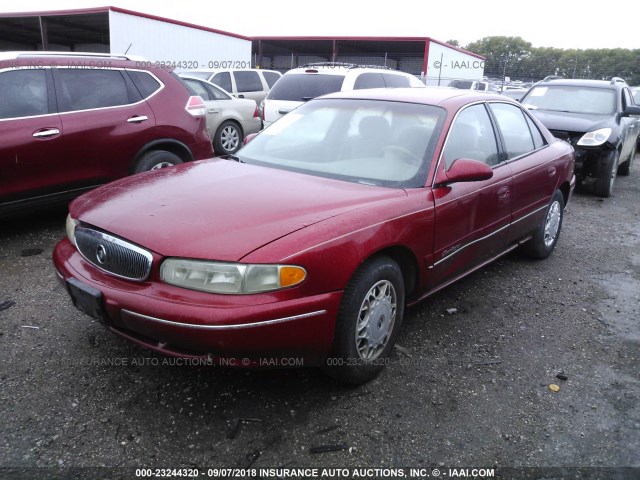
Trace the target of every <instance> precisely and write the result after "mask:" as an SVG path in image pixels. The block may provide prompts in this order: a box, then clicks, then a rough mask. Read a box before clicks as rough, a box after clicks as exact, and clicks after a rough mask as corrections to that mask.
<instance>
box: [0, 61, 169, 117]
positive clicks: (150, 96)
mask: <svg viewBox="0 0 640 480" xmlns="http://www.w3.org/2000/svg"><path fill="white" fill-rule="evenodd" d="M44 69H49V70H52V67H51V66H50V65H45V66H42V67H38V66H24V67H22V66H16V67H10V68H3V69H1V70H0V74H2V73H4V72H8V71H11V70H44ZM56 69H57V70H58V69H59V70H92V69H93V70H120V71H123V72H128V71H130V72H144V73H146V74H148V75H151V76H152V77H153V78H154V79H155V80H156V81H157V82H158V83H159V84H160V88H158V89H157V90H156V91H154V92H153V93H152V94H151V95H149V96H148V97H144V98H143V99H142V100H139V101H137V102H134V103H126V104H124V105H113V106H111V107H98V108H86V109H84V110H69V111H67V112H59V111H58V112H54V113H46V114H43V115H30V116H28V117H10V118H0V122H5V121H7V120H23V119H25V118H44V117H51V116H53V115H58V116H62V115H68V114H73V113H78V112H93V111H97V110H112V109H114V108H125V107H134V106H136V105H141V104H143V103H145V102H146V101H147V100H149V99H151V98H153V97H155V96H156V95H157V94H159V93H160V92H161V91H162V90H164V89H165V84H164V82H162V81H161V80H160V79H159V78H158V77H156V76H155V75H154V74H153V73H152V72H150V71H149V70H143V69H139V68H127V67H100V68H98V67H95V68H74V67H56ZM131 82H133V80H131ZM134 85H135V84H134Z"/></svg>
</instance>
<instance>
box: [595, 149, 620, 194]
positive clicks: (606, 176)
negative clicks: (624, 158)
mask: <svg viewBox="0 0 640 480" xmlns="http://www.w3.org/2000/svg"><path fill="white" fill-rule="evenodd" d="M619 159H620V154H619V153H618V151H617V150H614V151H612V152H610V153H608V154H607V157H606V159H605V161H604V167H603V168H602V169H601V171H600V174H599V177H598V179H597V180H596V183H595V185H594V187H593V191H594V193H595V194H596V195H597V196H599V197H604V198H608V197H610V196H611V195H612V194H613V184H614V182H615V180H616V173H617V172H618V161H619Z"/></svg>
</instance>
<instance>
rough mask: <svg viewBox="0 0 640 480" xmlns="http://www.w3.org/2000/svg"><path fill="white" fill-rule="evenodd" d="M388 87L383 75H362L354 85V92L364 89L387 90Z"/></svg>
mask: <svg viewBox="0 0 640 480" xmlns="http://www.w3.org/2000/svg"><path fill="white" fill-rule="evenodd" d="M386 86H387V84H386V82H385V79H384V77H383V76H382V74H381V73H361V74H360V75H358V78H356V81H355V83H354V84H353V89H354V90H360V89H363V88H385V87H386Z"/></svg>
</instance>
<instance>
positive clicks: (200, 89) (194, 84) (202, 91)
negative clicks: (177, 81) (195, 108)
mask: <svg viewBox="0 0 640 480" xmlns="http://www.w3.org/2000/svg"><path fill="white" fill-rule="evenodd" d="M184 81H185V83H186V84H187V85H189V86H190V87H191V90H193V91H194V92H195V94H196V95H200V96H201V97H202V99H203V100H205V101H208V100H213V98H211V95H209V92H208V90H207V89H206V88H205V87H204V85H203V84H201V83H200V82H198V81H197V80H191V79H190V78H185V79H184Z"/></svg>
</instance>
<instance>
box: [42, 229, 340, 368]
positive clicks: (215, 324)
mask: <svg viewBox="0 0 640 480" xmlns="http://www.w3.org/2000/svg"><path fill="white" fill-rule="evenodd" d="M53 262H54V264H55V267H56V270H57V272H58V277H59V278H60V280H61V282H62V283H63V285H65V288H67V291H68V292H70V287H69V280H70V279H75V280H72V282H73V283H76V284H77V282H79V283H80V284H81V285H84V286H88V289H89V290H91V291H96V294H97V295H98V296H99V302H100V303H101V306H102V312H103V314H102V315H95V316H98V317H100V316H101V317H102V319H101V320H102V321H103V323H104V325H105V326H106V327H107V328H108V329H109V330H111V331H112V332H114V333H116V334H118V335H120V336H121V337H124V338H126V339H127V340H130V341H132V342H134V343H137V344H138V345H141V346H143V347H145V348H148V349H150V350H153V351H155V352H158V353H161V354H164V355H170V356H178V357H207V358H209V359H213V360H217V361H218V363H225V364H231V365H241V366H261V365H274V364H278V359H294V358H295V359H299V360H300V361H299V362H298V363H296V365H301V364H304V365H313V364H320V363H321V362H322V361H323V360H324V359H325V358H326V356H327V355H328V353H329V350H330V348H331V344H332V342H333V334H334V327H335V319H336V317H337V312H338V307H339V304H340V300H341V299H342V292H330V293H324V294H320V295H315V296H311V297H304V298H295V299H287V300H282V301H277V300H274V299H273V296H268V295H251V296H248V295H242V296H240V295H238V296H229V295H225V296H224V299H222V300H223V302H220V301H218V300H219V299H220V296H219V295H209V294H205V295H204V296H203V295H202V294H201V292H193V301H189V296H190V294H191V293H192V292H191V291H189V290H185V289H180V293H181V296H180V297H178V296H177V295H167V294H166V291H165V290H163V288H170V286H169V287H167V286H165V285H164V284H162V285H158V284H157V282H153V281H148V282H143V283H135V282H127V281H125V280H121V279H118V278H115V277H112V276H110V275H108V274H106V273H103V272H101V271H99V270H98V269H96V268H94V267H93V266H92V265H91V264H89V263H88V262H87V261H86V260H84V258H82V256H81V255H80V254H79V253H78V251H77V249H76V248H75V247H74V246H73V245H71V243H70V242H69V241H68V240H67V239H64V240H62V241H61V242H60V243H59V244H58V245H57V246H56V248H55V250H54V253H53ZM176 288H177V287H176ZM98 292H99V293H98ZM203 298H206V299H207V300H208V302H206V303H205V302H203ZM74 301H76V300H74ZM85 311H86V310H85ZM230 359H231V360H233V361H229V360H230ZM236 359H238V360H241V361H240V362H236V361H235V360H236ZM274 362H275V363H274ZM290 363H291V362H290Z"/></svg>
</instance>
